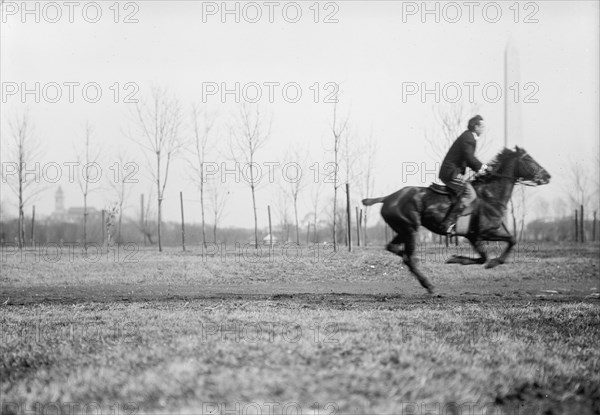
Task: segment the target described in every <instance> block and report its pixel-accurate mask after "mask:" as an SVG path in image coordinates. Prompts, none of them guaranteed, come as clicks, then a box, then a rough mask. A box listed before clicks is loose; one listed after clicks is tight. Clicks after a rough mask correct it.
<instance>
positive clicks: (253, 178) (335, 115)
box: [2, 88, 599, 251]
mask: <svg viewBox="0 0 600 415" xmlns="http://www.w3.org/2000/svg"><path fill="white" fill-rule="evenodd" d="M476 111H477V109H476V108H472V107H468V108H467V107H464V106H460V105H457V106H454V107H452V108H451V109H446V110H444V109H439V110H438V112H437V113H435V119H436V123H435V124H436V125H438V127H439V129H438V131H435V132H434V133H431V132H429V131H426V132H425V136H426V141H427V142H428V144H429V148H430V149H432V151H433V152H434V153H435V157H436V158H437V159H441V157H443V154H444V152H445V150H446V149H447V148H448V147H449V145H450V144H451V142H452V141H453V140H454V139H455V138H456V137H457V136H458V135H459V134H460V132H461V131H462V130H463V129H464V127H465V123H466V120H467V119H468V118H469V117H470V116H471V115H472V114H473V113H475V112H476ZM217 119H218V117H217V116H216V115H215V114H213V113H211V112H209V110H208V109H207V108H204V107H200V106H197V105H194V106H192V107H191V109H190V110H189V111H186V110H185V109H184V107H183V106H182V105H181V104H180V102H179V100H178V99H177V97H176V96H175V95H173V94H171V93H170V92H169V91H167V90H166V89H160V88H155V89H153V90H152V92H151V94H150V96H149V97H148V99H147V100H145V101H142V102H140V103H139V104H138V105H136V107H135V111H134V112H133V114H131V123H130V128H129V129H128V130H127V132H126V133H125V134H126V136H127V137H128V138H129V139H130V140H131V141H132V142H134V143H135V144H136V145H137V146H138V147H139V148H140V149H141V150H142V151H141V153H142V154H143V157H144V159H145V162H146V166H145V172H146V173H147V175H148V177H149V178H150V180H151V182H152V187H153V190H151V191H150V192H148V194H147V196H148V197H147V198H146V199H145V200H144V197H143V196H142V200H141V203H140V221H139V228H140V231H141V232H142V234H143V235H144V238H145V239H146V238H147V239H148V240H149V241H150V242H151V243H152V242H153V239H152V237H153V232H154V229H156V236H157V243H158V249H159V251H162V249H163V244H162V238H161V224H162V219H163V202H164V200H165V194H166V190H167V185H168V183H169V179H170V175H171V173H172V170H173V168H174V167H175V166H176V165H178V164H179V163H178V162H179V161H180V160H186V161H187V167H188V176H189V178H190V179H191V180H192V181H193V182H194V183H195V184H196V186H197V189H198V192H199V196H200V217H201V229H202V243H203V244H204V245H205V246H206V243H207V231H206V225H207V222H208V221H209V220H210V221H212V224H213V238H214V240H215V241H216V240H217V235H216V233H217V223H218V222H219V221H220V220H221V219H222V215H223V212H224V210H225V205H226V201H227V195H228V190H227V188H226V186H224V185H223V184H222V183H221V184H219V183H214V182H211V180H209V178H207V177H206V171H207V170H206V163H207V162H208V161H210V160H215V159H217V158H229V159H230V160H233V161H234V162H236V164H241V165H244V166H249V167H250V168H248V169H246V170H245V171H246V172H247V173H249V177H246V178H245V179H246V180H245V181H244V183H246V184H247V185H248V188H249V190H250V192H249V193H250V197H251V203H252V212H253V219H254V220H253V221H254V243H255V245H256V246H258V245H259V230H258V217H259V215H258V206H259V204H260V203H264V201H263V202H261V201H259V200H257V190H258V189H259V185H260V184H261V183H260V178H259V177H257V172H256V170H255V169H254V168H253V166H254V165H255V163H257V162H258V160H260V155H259V153H260V151H261V150H262V149H264V148H265V146H266V145H267V143H268V142H269V139H270V136H271V130H272V119H271V117H270V116H269V115H268V114H266V113H265V112H263V111H261V110H260V108H259V107H258V106H256V105H247V104H242V105H240V106H239V107H238V110H237V112H236V113H235V114H234V116H233V117H231V118H230V119H229V120H228V121H226V122H221V123H220V125H224V126H225V134H227V135H228V140H227V143H228V144H229V148H228V149H227V151H225V152H224V153H227V154H223V153H219V150H218V149H217V147H218V145H217V144H218V141H219V137H222V135H223V129H221V131H219V128H218V125H217ZM9 126H10V134H11V138H12V140H11V141H10V143H9V145H7V150H8V151H5V154H7V155H8V156H7V158H8V159H9V160H13V161H16V163H15V165H16V171H15V172H13V173H14V174H7V175H6V177H4V176H5V173H6V170H5V169H4V168H3V170H2V172H3V182H6V183H8V184H9V186H10V188H11V189H12V190H13V191H14V193H15V195H16V196H17V200H18V212H19V229H20V231H19V237H18V243H19V246H20V247H22V246H23V243H24V240H25V236H24V232H25V231H24V229H25V225H24V213H23V212H24V207H25V205H26V204H28V203H30V202H31V200H32V198H33V197H35V195H36V194H37V193H39V191H41V190H44V189H43V186H39V187H38V188H35V189H34V188H33V187H30V186H31V185H32V184H34V183H38V182H39V181H36V180H26V175H27V172H26V169H25V166H26V165H27V164H32V163H34V162H35V161H36V160H39V157H40V152H41V147H40V145H39V141H37V139H36V138H35V135H34V134H33V129H32V125H31V121H30V119H29V116H28V114H27V113H25V114H23V116H22V117H21V118H19V119H17V120H16V121H12V122H10V123H9ZM329 127H330V131H331V136H330V137H331V138H330V139H328V140H327V141H326V143H325V144H324V150H325V151H326V154H327V159H328V160H330V161H331V162H330V163H329V167H331V169H328V170H327V173H329V174H328V175H327V177H326V178H325V180H320V179H321V178H320V177H319V180H317V181H316V183H315V184H314V185H313V186H312V189H311V192H310V204H311V213H309V216H310V219H308V218H307V217H305V218H304V221H305V222H307V221H308V222H311V223H312V228H313V230H314V232H316V229H317V227H318V222H319V214H320V212H322V209H323V207H325V205H326V204H327V203H328V201H329V198H328V197H327V198H324V197H323V194H324V192H325V191H327V193H328V194H331V193H332V194H333V197H332V199H331V202H332V203H331V205H332V206H331V208H330V211H329V212H330V215H328V216H329V218H328V220H329V221H330V223H331V230H332V235H331V236H332V242H333V246H334V249H336V250H337V249H338V237H339V236H338V235H339V232H338V226H339V220H340V219H341V218H340V216H339V212H340V211H341V210H340V208H339V205H338V201H339V199H338V198H339V193H340V192H339V190H340V186H342V189H344V188H346V189H348V188H351V189H353V192H354V193H355V194H354V196H355V200H356V199H358V198H363V197H370V196H372V193H373V190H374V177H375V160H376V152H377V145H376V140H375V138H374V136H373V133H372V132H371V133H370V134H368V135H365V136H360V137H359V136H358V134H353V132H352V128H351V125H350V115H349V113H343V111H342V110H341V109H340V105H338V104H334V105H333V106H332V114H331V123H330V126H329ZM440 130H441V133H440ZM82 137H83V140H80V144H79V145H76V146H75V152H76V154H77V160H78V162H79V163H80V164H82V165H83V166H85V169H84V171H83V172H82V174H81V175H77V180H78V184H79V189H80V191H81V195H82V199H83V205H84V207H83V209H84V211H83V218H82V219H83V241H84V244H85V243H86V241H87V216H88V197H89V195H90V193H91V192H93V191H95V190H99V189H101V186H99V185H94V184H93V182H92V180H90V178H91V175H92V173H93V172H91V171H90V169H91V168H92V167H91V166H92V165H93V164H94V163H96V162H98V160H99V159H100V156H101V153H102V148H101V147H100V146H99V145H98V144H97V143H98V141H97V137H96V136H95V130H94V127H93V126H92V125H91V124H89V123H86V124H85V127H84V129H83V134H82ZM434 137H435V138H434ZM484 143H485V141H484ZM221 150H222V149H221ZM596 157H597V156H596ZM117 159H118V160H117V161H118V163H117V170H118V171H115V172H114V173H115V174H114V180H111V181H110V183H111V187H112V189H113V194H114V199H115V201H114V202H112V205H111V208H110V209H109V210H110V211H111V212H112V213H111V224H112V223H113V222H116V228H117V232H116V240H117V241H119V242H121V231H120V230H121V226H122V220H123V211H124V209H125V207H126V205H127V199H128V198H129V196H130V195H131V192H132V188H133V186H132V181H129V180H127V179H128V177H129V174H128V171H127V165H128V163H127V162H126V160H128V157H127V155H126V154H125V153H124V152H122V151H121V152H119V154H118V155H117ZM308 159H309V156H308V152H307V150H306V149H302V148H301V147H299V146H295V147H292V148H291V149H290V150H289V151H288V152H287V153H286V154H285V156H284V157H283V160H282V161H284V162H285V161H293V162H295V163H299V164H302V165H306V162H307V160H308ZM596 160H597V159H596ZM597 161H598V160H597ZM131 164H132V165H131V166H129V167H131V168H132V169H135V168H137V167H136V166H137V165H133V164H134V163H131ZM596 164H597V165H598V164H599V163H596ZM8 173H11V172H10V171H9V172H8ZM586 173H587V172H586V171H585V168H584V167H583V166H582V165H580V164H577V163H574V164H572V181H573V186H571V187H572V189H570V190H571V191H570V192H569V195H570V197H571V198H572V199H573V202H576V203H577V204H586V203H588V202H589V200H592V199H594V198H595V199H597V198H598V196H597V189H598V183H597V177H596V178H595V179H589V178H588V177H589V176H588V175H587V174H586ZM596 176H597V175H596ZM4 179H6V180H4ZM327 179H328V180H327ZM593 180H596V182H595V183H593V184H595V189H596V190H595V193H594V190H593V189H594V186H592V187H591V188H592V191H589V190H588V189H589V188H590V183H589V181H593ZM330 184H331V187H329V186H330ZM346 184H348V186H346ZM307 186H308V183H307V182H306V181H305V180H303V178H302V177H301V178H300V180H296V181H294V180H290V181H286V182H285V183H280V194H279V199H278V202H277V203H276V205H277V207H278V209H279V211H280V212H279V213H280V217H281V220H282V226H284V227H286V228H287V227H288V226H289V223H290V221H289V219H288V218H289V208H290V204H291V205H292V208H293V225H294V226H293V227H294V228H295V232H294V234H295V239H296V242H297V243H300V229H299V227H300V218H299V202H300V201H301V200H303V199H307V198H303V193H304V192H305V190H306V188H307ZM327 187H329V189H327ZM329 190H331V193H329ZM346 196H349V195H346ZM153 199H154V201H153ZM525 202H526V200H525V192H524V190H523V191H522V193H520V194H519V193H517V197H516V201H515V202H514V204H513V205H512V209H511V210H512V212H513V224H514V230H515V232H517V215H521V216H519V221H520V223H519V225H520V228H521V229H523V227H524V218H525V216H524V211H525V208H524V207H525ZM152 203H154V206H155V207H156V218H155V219H156V226H152V224H151V222H150V221H151V216H152V213H151V212H152V211H153V209H152V208H151V206H152ZM265 204H266V203H265ZM354 204H355V203H353V205H354ZM209 205H210V206H212V211H211V213H212V215H211V216H212V217H211V218H210V219H207V218H208V214H207V213H208V207H209ZM519 208H520V209H519ZM517 212H519V213H517ZM368 218H369V214H368V212H367V211H365V214H364V215H362V218H360V220H361V221H362V222H363V223H361V224H360V225H361V227H362V229H365V230H366V229H367V223H368ZM309 231H310V226H309ZM366 239H367V233H366V231H364V232H363V240H365V241H366Z"/></svg>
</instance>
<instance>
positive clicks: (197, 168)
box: [191, 105, 215, 249]
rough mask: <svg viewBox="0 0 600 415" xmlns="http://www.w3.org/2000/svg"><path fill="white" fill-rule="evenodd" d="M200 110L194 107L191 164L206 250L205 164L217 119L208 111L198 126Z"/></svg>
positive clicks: (203, 242)
mask: <svg viewBox="0 0 600 415" xmlns="http://www.w3.org/2000/svg"><path fill="white" fill-rule="evenodd" d="M199 116H200V114H199V109H198V107H197V106H195V105H194V106H193V107H192V119H193V130H194V137H193V145H192V150H191V151H192V156H193V158H194V160H193V161H192V162H191V165H192V169H193V171H194V181H195V182H196V183H197V184H198V188H199V190H200V213H201V216H202V245H203V246H204V248H205V249H206V220H205V202H204V193H205V188H206V177H205V174H204V173H205V164H206V158H207V156H208V148H209V147H212V139H211V135H210V133H211V130H212V129H213V126H214V123H215V117H214V116H211V115H209V114H208V113H207V112H206V111H204V113H203V122H202V126H199V125H198V118H199Z"/></svg>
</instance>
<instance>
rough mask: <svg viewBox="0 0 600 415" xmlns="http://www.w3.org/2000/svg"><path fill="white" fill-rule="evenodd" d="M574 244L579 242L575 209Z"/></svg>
mask: <svg viewBox="0 0 600 415" xmlns="http://www.w3.org/2000/svg"><path fill="white" fill-rule="evenodd" d="M575 242H579V222H578V221H577V209H575Z"/></svg>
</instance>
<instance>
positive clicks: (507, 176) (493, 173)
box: [488, 152, 537, 187]
mask: <svg viewBox="0 0 600 415" xmlns="http://www.w3.org/2000/svg"><path fill="white" fill-rule="evenodd" d="M526 155H527V152H524V153H523V154H521V156H519V158H518V160H521V159H522V158H524V157H525V156H526ZM515 168H516V165H515ZM488 174H489V175H490V176H494V177H500V178H502V179H510V180H512V181H513V184H522V185H525V186H531V187H535V186H537V184H536V183H535V182H532V181H531V180H522V179H517V178H515V175H514V173H513V175H512V176H509V175H506V174H500V173H496V172H494V171H491V172H489V173H488Z"/></svg>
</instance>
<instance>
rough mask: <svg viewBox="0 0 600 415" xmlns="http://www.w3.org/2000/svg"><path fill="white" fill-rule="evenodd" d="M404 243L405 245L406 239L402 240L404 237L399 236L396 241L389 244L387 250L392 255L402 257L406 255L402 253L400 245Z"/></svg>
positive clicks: (393, 240)
mask: <svg viewBox="0 0 600 415" xmlns="http://www.w3.org/2000/svg"><path fill="white" fill-rule="evenodd" d="M403 243H404V239H403V238H402V235H400V234H398V235H396V237H395V238H394V239H392V241H391V242H390V243H389V244H387V246H386V247H385V249H387V250H388V251H390V252H391V253H392V254H396V255H400V256H402V255H403V254H404V251H402V249H401V248H400V245H401V244H403Z"/></svg>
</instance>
